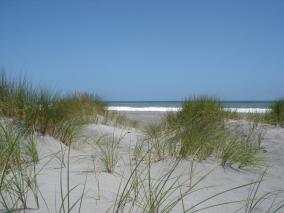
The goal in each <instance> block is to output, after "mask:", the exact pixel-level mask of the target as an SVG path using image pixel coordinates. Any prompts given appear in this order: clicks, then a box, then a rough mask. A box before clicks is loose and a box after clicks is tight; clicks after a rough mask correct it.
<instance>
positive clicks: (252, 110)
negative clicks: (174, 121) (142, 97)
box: [108, 106, 270, 113]
mask: <svg viewBox="0 0 284 213" xmlns="http://www.w3.org/2000/svg"><path fill="white" fill-rule="evenodd" d="M108 110H110V111H131V112H178V111H180V110H181V108H180V107H127V106H109V107H108ZM225 111H231V112H238V113H265V112H269V111H270V109H266V108H225Z"/></svg>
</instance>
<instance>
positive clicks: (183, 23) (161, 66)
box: [0, 0, 284, 100]
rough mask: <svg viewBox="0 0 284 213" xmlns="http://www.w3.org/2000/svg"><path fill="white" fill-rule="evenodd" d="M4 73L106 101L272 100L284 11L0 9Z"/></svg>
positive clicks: (132, 0)
mask: <svg viewBox="0 0 284 213" xmlns="http://www.w3.org/2000/svg"><path fill="white" fill-rule="evenodd" d="M0 67H1V68H3V69H5V71H6V73H8V75H10V76H13V77H16V76H18V75H19V74H21V75H23V74H25V75H26V76H27V78H28V79H31V80H32V81H33V82H34V83H35V84H36V85H42V86H44V87H50V88H53V89H54V88H55V89H57V90H59V91H72V90H83V91H89V92H94V93H96V94H99V95H100V96H102V97H103V98H104V99H106V100H180V99H183V98H185V97H188V96H192V95H205V94H208V95H215V96H218V97H219V98H221V99H226V100H271V99H275V98H279V97H283V96H284V1H283V0H266V1H265V0H223V1H220V0H184V1H182V0H127V1H126V0H113V1H110V0H0Z"/></svg>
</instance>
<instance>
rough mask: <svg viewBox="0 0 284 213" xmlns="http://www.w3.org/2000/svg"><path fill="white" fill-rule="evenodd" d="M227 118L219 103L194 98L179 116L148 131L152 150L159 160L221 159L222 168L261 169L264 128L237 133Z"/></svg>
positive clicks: (168, 118)
mask: <svg viewBox="0 0 284 213" xmlns="http://www.w3.org/2000/svg"><path fill="white" fill-rule="evenodd" d="M227 116H228V113H227V112H225V111H224V109H223V106H222V105H221V103H220V102H219V101H218V100H216V99H214V98H211V97H195V98H193V99H192V100H187V101H185V102H184V103H183V107H182V110H181V111H180V112H178V113H176V114H169V115H167V116H166V118H165V119H164V121H163V123H162V124H161V125H160V126H159V125H156V126H155V125H149V126H148V127H146V138H147V139H148V140H150V141H154V143H153V149H154V150H156V151H157V158H158V159H165V157H166V156H175V157H177V158H187V157H188V156H194V157H195V159H198V160H205V159H208V158H209V157H218V158H220V159H221V164H222V165H223V166H232V165H233V164H237V165H238V167H244V166H250V165H258V164H259V162H260V161H261V158H260V157H259V152H260V150H261V140H262V131H261V128H260V127H259V126H258V125H257V124H256V123H252V124H247V127H244V128H239V129H238V131H239V132H237V133H236V132H235V131H236V130H235V129H232V128H229V127H228V125H227V124H226V119H227ZM229 126H230V125H229ZM155 147H156V149H155Z"/></svg>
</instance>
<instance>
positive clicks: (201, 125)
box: [168, 97, 224, 159]
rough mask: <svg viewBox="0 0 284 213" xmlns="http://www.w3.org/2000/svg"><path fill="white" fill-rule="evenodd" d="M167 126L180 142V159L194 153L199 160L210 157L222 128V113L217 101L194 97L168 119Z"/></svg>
mask: <svg viewBox="0 0 284 213" xmlns="http://www.w3.org/2000/svg"><path fill="white" fill-rule="evenodd" d="M168 120H169V121H170V123H169V126H170V128H171V129H174V130H175V134H176V136H177V140H180V141H181V144H180V146H181V147H180V153H179V155H180V156H181V157H186V156H188V155H191V154H194V153H196V151H197V150H199V154H198V156H199V158H200V159H202V158H206V157H208V156H210V155H211V154H212V152H213V150H214V147H215V144H216V143H217V142H218V140H219V138H220V134H221V133H220V129H222V128H223V126H224V111H223V107H222V105H221V104H220V102H219V101H217V100H215V99H213V98H209V97H196V98H194V99H192V100H188V101H185V102H184V103H183V106H182V110H181V111H180V112H178V113H177V114H176V116H175V117H171V118H168Z"/></svg>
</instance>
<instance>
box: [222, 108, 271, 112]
mask: <svg viewBox="0 0 284 213" xmlns="http://www.w3.org/2000/svg"><path fill="white" fill-rule="evenodd" d="M225 111H231V112H238V113H266V112H269V111H270V109H267V108H225Z"/></svg>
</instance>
